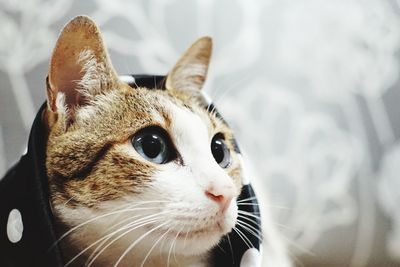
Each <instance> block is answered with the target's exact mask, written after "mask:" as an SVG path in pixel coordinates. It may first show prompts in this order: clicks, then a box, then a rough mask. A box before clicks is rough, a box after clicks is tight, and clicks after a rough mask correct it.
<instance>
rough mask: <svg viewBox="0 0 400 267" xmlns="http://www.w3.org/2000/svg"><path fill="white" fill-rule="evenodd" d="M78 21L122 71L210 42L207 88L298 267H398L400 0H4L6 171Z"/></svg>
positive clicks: (2, 135) (0, 149)
mask: <svg viewBox="0 0 400 267" xmlns="http://www.w3.org/2000/svg"><path fill="white" fill-rule="evenodd" d="M78 14H87V15H89V16H91V17H92V18H93V19H94V20H95V21H96V22H97V23H98V24H99V26H100V27H101V29H102V32H103V34H104V37H105V40H106V44H107V45H108V47H109V50H110V52H111V58H112V60H113V62H114V66H115V67H116V69H117V70H118V72H119V73H120V74H127V73H151V74H165V73H166V72H167V71H168V69H169V67H171V66H172V64H173V63H174V62H175V61H176V60H177V58H178V56H179V55H180V54H181V53H182V52H183V51H184V50H185V49H186V48H187V47H188V46H189V45H190V44H191V43H192V42H193V41H194V40H196V39H197V38H198V37H200V36H203V35H210V36H212V37H213V39H214V44H215V49H214V55H213V61H212V65H211V68H210V71H209V79H208V81H207V84H206V88H205V90H207V91H208V92H209V94H210V95H211V96H212V98H213V99H214V101H215V102H216V103H217V106H218V107H219V109H220V110H221V112H222V114H223V115H224V116H225V117H226V119H227V120H228V121H229V122H230V123H231V125H232V126H233V128H234V129H235V131H236V134H237V138H238V139H239V142H240V144H241V146H242V149H243V150H245V152H246V153H247V156H248V157H249V159H250V161H251V162H252V163H253V165H254V166H255V169H256V171H257V172H258V175H259V177H260V179H261V181H262V183H261V184H262V188H257V190H258V191H260V190H262V191H264V192H266V193H268V195H269V197H270V201H269V202H268V206H269V207H270V209H271V211H272V214H273V220H274V222H275V224H276V225H277V227H278V228H279V230H280V231H281V232H282V234H283V235H284V238H285V240H286V241H287V243H288V245H289V248H290V251H291V254H292V256H293V257H294V258H295V262H296V264H297V265H298V266H351V267H354V266H400V177H399V176H400V143H399V138H400V104H399V102H400V86H399V85H400V82H399V73H400V70H399V64H400V56H399V51H400V1H399V0H397V1H396V0H336V1H329V0H325V1H324V0H296V1H290V0H259V1H256V0H246V1H244V0H242V1H239V0H236V1H232V0H219V1H211V0H197V1H196V0H180V1H178V0H159V1H155V0H152V1H151V0H150V1H145V0H143V1H123V0H113V1H107V0H88V1H78V0H75V1H70V0H60V1H50V0H47V1H46V0H25V1H13V0H0V175H1V176H2V175H3V174H4V173H5V171H6V169H7V168H9V167H10V166H11V165H12V164H13V163H14V162H15V161H16V160H18V158H19V157H20V155H21V153H22V152H23V150H24V148H25V146H26V142H27V136H28V132H29V129H30V126H31V123H32V120H33V118H34V115H35V113H36V111H37V109H38V107H39V106H40V105H41V103H43V101H44V100H45V77H46V74H47V68H48V61H49V56H50V54H51V51H52V49H53V46H54V44H55V41H56V38H57V35H58V32H59V30H60V29H61V27H62V26H63V25H64V24H65V23H66V22H67V21H68V20H70V19H71V18H72V17H73V16H75V15H78ZM259 187H260V186H259Z"/></svg>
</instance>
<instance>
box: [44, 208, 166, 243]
mask: <svg viewBox="0 0 400 267" xmlns="http://www.w3.org/2000/svg"><path fill="white" fill-rule="evenodd" d="M154 202H160V201H150V202H143V203H139V204H136V205H133V206H131V207H130V208H126V209H124V208H123V209H120V210H116V211H112V212H108V213H105V214H102V215H98V216H96V217H94V218H91V219H89V220H87V221H85V222H83V223H80V224H78V225H76V226H74V227H73V228H71V229H70V230H68V231H67V232H66V233H64V234H63V235H62V236H61V237H60V238H59V239H57V241H55V242H54V244H53V245H52V246H51V247H50V248H49V250H50V249H52V248H54V247H55V246H56V245H57V244H58V243H59V242H60V241H61V240H63V239H64V238H65V237H66V236H68V235H69V234H71V233H72V232H73V231H75V230H76V229H78V228H80V227H82V226H85V225H86V224H88V223H91V222H93V221H96V220H98V219H101V218H104V217H108V216H111V215H114V214H119V213H123V212H128V211H136V210H139V209H140V208H137V209H133V208H134V207H137V206H140V205H144V204H148V203H154ZM163 202H164V201H163ZM165 202H166V201H165Z"/></svg>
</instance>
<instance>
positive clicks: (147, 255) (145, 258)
mask: <svg viewBox="0 0 400 267" xmlns="http://www.w3.org/2000/svg"><path fill="white" fill-rule="evenodd" d="M170 230H171V229H168V230H167V231H166V232H165V233H164V234H163V235H162V236H161V237H160V238H159V239H158V240H157V241H156V242H155V243H154V245H153V246H152V247H151V248H150V250H149V252H148V253H147V254H146V257H144V260H143V262H142V264H141V265H140V267H143V266H144V263H145V262H146V260H147V258H148V257H149V256H150V254H151V252H152V251H153V249H154V248H155V246H156V245H157V244H158V242H160V240H161V239H163V237H164V236H165V235H166V234H168V232H169V231H170Z"/></svg>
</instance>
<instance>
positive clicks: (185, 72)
mask: <svg viewBox="0 0 400 267" xmlns="http://www.w3.org/2000/svg"><path fill="white" fill-rule="evenodd" d="M211 53H212V39H211V38H210V37H202V38H200V39H199V40H197V41H196V42H195V43H194V44H193V45H192V46H191V47H190V48H189V49H188V50H186V52H185V53H184V54H183V56H182V57H181V58H180V59H179V60H178V62H177V63H176V64H175V66H174V67H173V69H172V70H171V71H170V72H169V74H168V76H167V80H166V83H165V87H166V88H167V89H168V90H179V91H180V90H182V91H198V90H200V89H201V88H202V87H203V84H204V82H205V80H206V77H207V71H208V65H209V63H210V58H211Z"/></svg>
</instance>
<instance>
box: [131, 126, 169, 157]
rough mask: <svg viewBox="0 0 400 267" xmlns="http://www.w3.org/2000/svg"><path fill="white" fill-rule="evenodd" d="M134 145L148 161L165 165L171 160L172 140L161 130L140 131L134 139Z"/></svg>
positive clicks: (151, 128) (147, 129)
mask: <svg viewBox="0 0 400 267" xmlns="http://www.w3.org/2000/svg"><path fill="white" fill-rule="evenodd" d="M132 145H133V147H134V148H135V150H136V151H137V152H138V153H139V154H140V155H141V156H142V157H143V158H144V159H146V160H148V161H151V162H154V163H157V164H163V163H167V162H168V161H170V160H171V156H172V153H171V150H172V149H171V145H170V140H169V138H168V136H167V134H166V133H165V132H164V130H163V129H161V128H158V127H149V128H145V129H143V130H141V131H139V133H138V134H136V135H135V136H134V137H133V138H132Z"/></svg>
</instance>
